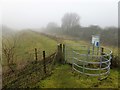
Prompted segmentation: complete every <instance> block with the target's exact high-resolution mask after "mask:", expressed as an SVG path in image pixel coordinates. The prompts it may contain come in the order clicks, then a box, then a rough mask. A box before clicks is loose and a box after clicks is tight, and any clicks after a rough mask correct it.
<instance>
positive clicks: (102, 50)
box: [101, 47, 104, 55]
mask: <svg viewBox="0 0 120 90" xmlns="http://www.w3.org/2000/svg"><path fill="white" fill-rule="evenodd" d="M103 52H104V48H103V47H102V48H101V55H104V53H103Z"/></svg>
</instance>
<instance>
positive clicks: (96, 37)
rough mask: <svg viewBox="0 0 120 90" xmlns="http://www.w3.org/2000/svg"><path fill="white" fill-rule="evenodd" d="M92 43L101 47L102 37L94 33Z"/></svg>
mask: <svg viewBox="0 0 120 90" xmlns="http://www.w3.org/2000/svg"><path fill="white" fill-rule="evenodd" d="M92 44H94V45H95V46H96V47H99V45H100V37H99V36H98V35H92Z"/></svg>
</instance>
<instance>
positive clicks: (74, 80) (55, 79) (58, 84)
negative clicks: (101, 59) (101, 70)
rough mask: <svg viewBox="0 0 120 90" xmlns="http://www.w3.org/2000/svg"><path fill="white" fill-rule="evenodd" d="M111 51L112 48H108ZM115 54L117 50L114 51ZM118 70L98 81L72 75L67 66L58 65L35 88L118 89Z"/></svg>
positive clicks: (69, 42)
mask: <svg viewBox="0 0 120 90" xmlns="http://www.w3.org/2000/svg"><path fill="white" fill-rule="evenodd" d="M63 43H65V44H72V45H73V44H75V45H89V43H87V42H84V41H71V40H64V41H63ZM109 48H110V49H111V50H112V49H113V48H112V47H109ZM114 54H117V50H116V49H115V50H114ZM119 73H120V70H118V69H116V68H113V69H111V70H110V75H109V76H108V78H107V79H105V80H102V81H100V80H98V77H91V76H86V75H82V74H79V73H76V72H75V73H72V67H71V66H69V65H66V64H65V65H58V66H57V68H56V69H55V70H54V71H53V74H52V75H51V76H50V77H48V78H46V79H45V80H42V81H41V82H39V83H38V84H37V85H36V87H39V88H118V76H119Z"/></svg>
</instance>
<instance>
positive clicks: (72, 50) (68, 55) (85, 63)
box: [65, 44, 112, 79]
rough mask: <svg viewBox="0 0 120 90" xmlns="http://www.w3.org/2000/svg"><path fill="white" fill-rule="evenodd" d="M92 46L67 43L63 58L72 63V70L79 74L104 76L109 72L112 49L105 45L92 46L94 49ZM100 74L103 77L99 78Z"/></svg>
mask: <svg viewBox="0 0 120 90" xmlns="http://www.w3.org/2000/svg"><path fill="white" fill-rule="evenodd" d="M92 48H93V46H87V45H69V44H68V45H66V47H65V60H66V62H67V63H70V64H72V68H73V70H75V71H77V72H79V73H81V74H85V75H89V76H99V78H100V79H103V78H106V77H107V76H108V75H109V73H110V65H111V59H112V57H111V54H112V51H111V50H110V49H108V48H105V47H99V48H95V47H94V48H95V50H94V51H93V49H92ZM101 48H104V51H102V50H101ZM93 52H94V53H93ZM102 76H104V77H103V78H101V77H102Z"/></svg>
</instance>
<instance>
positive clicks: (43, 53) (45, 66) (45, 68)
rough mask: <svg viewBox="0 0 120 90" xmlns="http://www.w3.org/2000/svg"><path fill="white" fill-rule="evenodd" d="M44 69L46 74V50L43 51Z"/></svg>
mask: <svg viewBox="0 0 120 90" xmlns="http://www.w3.org/2000/svg"><path fill="white" fill-rule="evenodd" d="M43 70H44V73H45V74H46V63H45V51H43Z"/></svg>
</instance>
